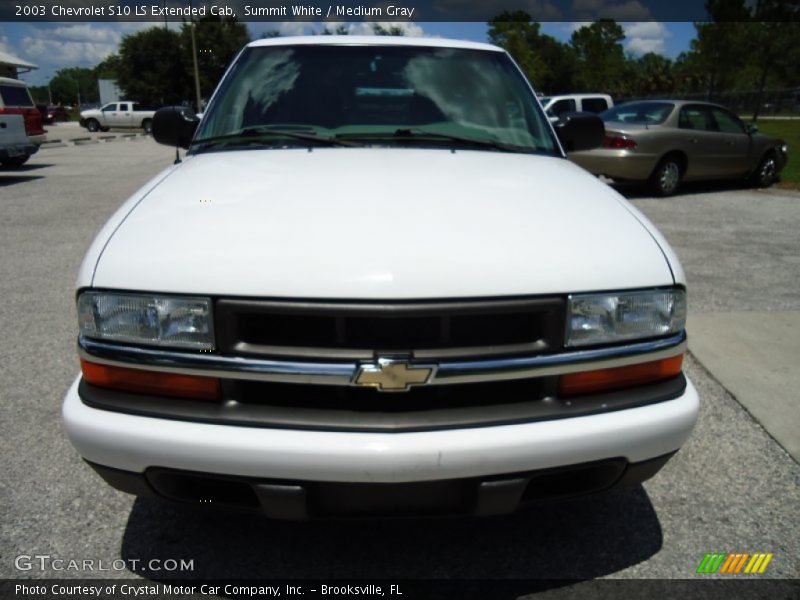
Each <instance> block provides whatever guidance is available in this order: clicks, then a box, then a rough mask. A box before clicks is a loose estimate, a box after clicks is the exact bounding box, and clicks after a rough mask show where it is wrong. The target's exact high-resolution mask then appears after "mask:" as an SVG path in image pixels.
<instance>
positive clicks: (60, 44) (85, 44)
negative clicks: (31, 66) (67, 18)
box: [21, 23, 122, 66]
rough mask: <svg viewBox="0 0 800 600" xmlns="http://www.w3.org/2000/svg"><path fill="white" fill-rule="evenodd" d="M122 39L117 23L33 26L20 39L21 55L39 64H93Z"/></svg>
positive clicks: (115, 46) (111, 50)
mask: <svg viewBox="0 0 800 600" xmlns="http://www.w3.org/2000/svg"><path fill="white" fill-rule="evenodd" d="M121 39H122V31H121V28H120V27H119V26H117V25H111V24H99V23H80V24H64V25H60V26H58V27H54V28H41V29H36V30H35V31H34V32H33V33H32V34H30V35H26V36H24V37H23V38H22V40H21V46H22V50H23V54H24V55H25V56H30V57H31V58H34V59H36V60H38V61H39V62H40V63H42V64H53V65H62V66H63V65H69V66H72V65H76V66H94V65H95V64H97V63H99V62H100V61H101V60H103V59H104V58H106V57H107V56H108V55H109V54H111V53H112V52H116V50H117V47H118V46H119V42H120V40H121Z"/></svg>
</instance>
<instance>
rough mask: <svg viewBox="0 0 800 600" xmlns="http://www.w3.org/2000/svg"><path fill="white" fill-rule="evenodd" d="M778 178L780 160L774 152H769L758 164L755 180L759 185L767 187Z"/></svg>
mask: <svg viewBox="0 0 800 600" xmlns="http://www.w3.org/2000/svg"><path fill="white" fill-rule="evenodd" d="M777 179H778V160H777V158H775V154H774V153H773V152H769V153H768V154H767V155H766V156H764V158H762V159H761V162H760V163H759V164H758V169H756V172H755V174H754V180H755V183H756V185H758V187H763V188H767V187H769V186H771V185H772V184H773V183H775V181H776V180H777Z"/></svg>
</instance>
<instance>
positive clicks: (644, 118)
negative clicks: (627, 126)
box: [600, 102, 675, 125]
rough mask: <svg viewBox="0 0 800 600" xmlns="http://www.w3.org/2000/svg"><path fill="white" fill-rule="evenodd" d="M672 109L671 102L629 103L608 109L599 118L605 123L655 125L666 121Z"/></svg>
mask: <svg viewBox="0 0 800 600" xmlns="http://www.w3.org/2000/svg"><path fill="white" fill-rule="evenodd" d="M674 107H675V105H674V104H673V103H672V102H630V103H628V104H621V105H619V106H615V107H614V108H609V109H608V110H607V111H605V112H603V113H601V114H600V117H601V118H602V119H603V121H605V122H606V123H608V122H609V121H614V122H617V123H644V124H647V125H657V124H659V123H663V122H664V121H665V120H666V119H667V117H668V116H669V115H670V113H671V112H672V109H673V108H674Z"/></svg>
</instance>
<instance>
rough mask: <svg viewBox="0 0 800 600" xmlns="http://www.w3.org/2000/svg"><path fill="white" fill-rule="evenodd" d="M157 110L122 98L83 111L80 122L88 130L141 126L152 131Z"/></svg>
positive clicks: (147, 131) (146, 130)
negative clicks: (100, 106)
mask: <svg viewBox="0 0 800 600" xmlns="http://www.w3.org/2000/svg"><path fill="white" fill-rule="evenodd" d="M155 113H156V111H155V110H151V109H149V108H145V107H143V106H142V105H141V104H139V103H138V102H131V101H130V100H120V101H118V102H109V103H108V104H106V105H105V106H103V107H102V108H94V109H91V110H84V111H81V118H80V124H81V127H85V128H86V129H87V130H88V131H108V130H109V129H112V128H115V129H125V128H134V127H135V128H141V129H144V132H145V133H150V131H151V130H152V127H153V115H154V114H155Z"/></svg>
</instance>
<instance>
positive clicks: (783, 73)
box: [489, 0, 800, 110]
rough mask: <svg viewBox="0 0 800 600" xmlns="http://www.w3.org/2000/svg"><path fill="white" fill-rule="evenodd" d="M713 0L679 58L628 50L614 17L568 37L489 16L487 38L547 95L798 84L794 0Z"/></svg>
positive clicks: (710, 91)
mask: <svg viewBox="0 0 800 600" xmlns="http://www.w3.org/2000/svg"><path fill="white" fill-rule="evenodd" d="M750 4H752V3H747V4H746V3H745V0H710V1H709V2H707V3H706V10H707V12H708V15H709V21H707V22H702V23H695V24H694V27H695V30H696V36H695V38H694V39H693V40H692V41H691V45H690V48H689V50H687V51H685V52H682V53H681V54H680V55H679V56H677V57H676V58H675V59H674V60H671V59H669V58H666V57H664V56H662V55H660V54H656V53H653V52H649V53H646V54H644V55H642V56H639V57H636V56H633V55H632V54H630V53H626V52H625V49H624V45H623V43H624V41H625V30H624V28H623V27H622V26H621V25H620V24H619V23H616V22H615V21H613V20H600V21H596V22H594V23H592V24H590V25H587V26H584V27H581V28H579V29H576V30H575V31H574V32H573V33H572V36H571V38H570V40H569V41H568V42H566V43H562V42H560V41H558V40H556V39H555V38H553V37H552V36H549V35H546V34H544V33H542V31H541V25H540V24H539V23H537V22H534V21H531V17H530V16H529V15H528V14H526V13H524V12H512V13H509V12H506V13H503V14H501V15H498V16H497V17H495V18H494V19H492V20H491V21H489V41H490V42H492V43H494V44H497V45H499V46H501V47H503V48H505V49H506V50H507V51H508V52H509V54H511V55H512V56H513V57H514V58H515V60H516V61H517V63H518V64H519V65H520V67H521V68H522V70H523V71H524V72H525V74H526V76H527V77H528V78H529V79H530V80H531V82H532V83H533V84H534V86H535V88H536V89H537V90H538V91H540V92H543V93H546V94H558V93H566V92H576V93H579V92H605V93H609V94H611V95H612V96H614V97H615V98H620V99H624V98H640V97H648V96H669V95H674V96H683V95H689V94H693V95H696V94H705V95H706V96H707V97H709V98H713V97H715V96H716V95H718V94H719V93H720V92H723V91H725V92H731V91H737V90H742V91H744V90H747V91H755V92H757V94H756V96H757V101H756V104H757V105H756V107H755V110H757V109H758V106H760V102H759V100H760V94H762V93H763V91H764V90H765V89H767V88H794V87H797V86H800V43H798V40H800V22H798V16H800V15H799V14H798V10H799V9H798V5H797V3H789V2H782V1H781V0H758V1H757V2H756V3H755V6H754V7H751V6H750Z"/></svg>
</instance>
